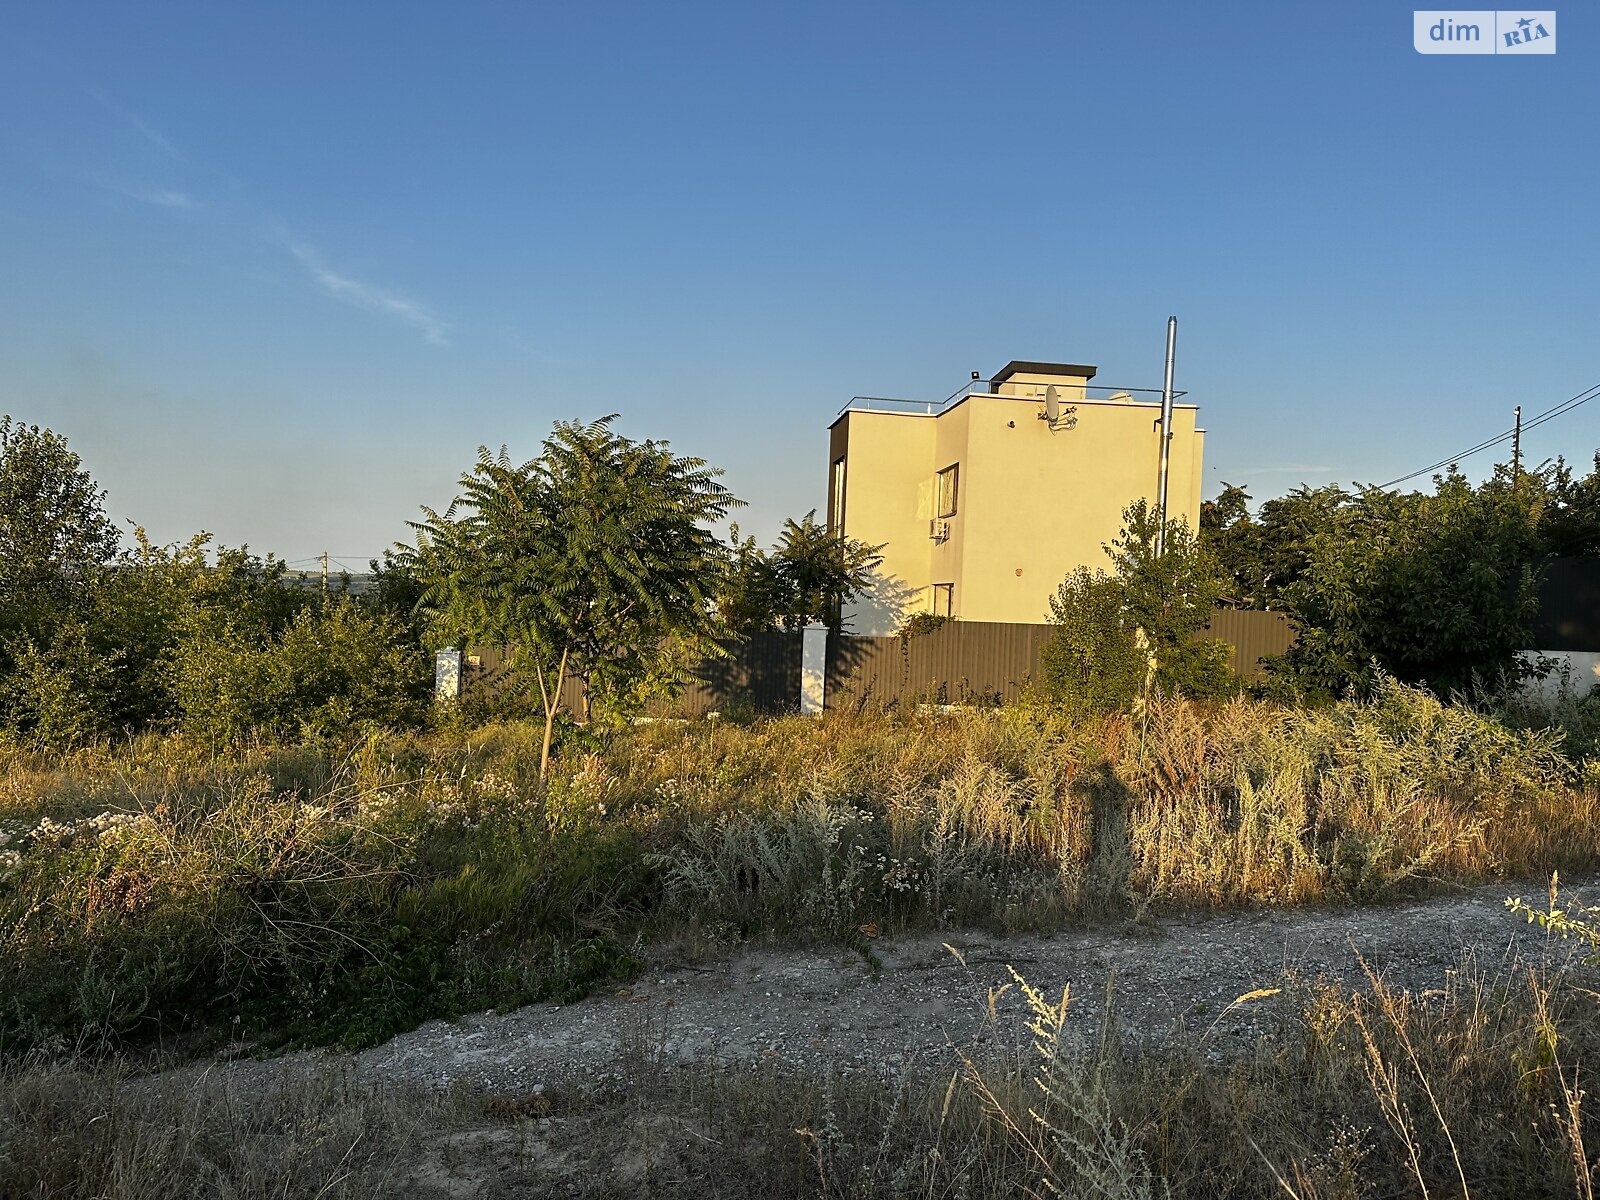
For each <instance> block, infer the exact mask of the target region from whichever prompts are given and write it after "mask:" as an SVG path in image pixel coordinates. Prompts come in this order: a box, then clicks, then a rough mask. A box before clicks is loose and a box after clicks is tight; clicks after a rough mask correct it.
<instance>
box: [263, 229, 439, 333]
mask: <svg viewBox="0 0 1600 1200" xmlns="http://www.w3.org/2000/svg"><path fill="white" fill-rule="evenodd" d="M287 244H288V247H289V253H290V254H292V255H294V257H295V260H296V261H297V262H299V264H300V265H301V266H302V267H304V268H305V269H306V272H307V274H309V275H310V276H311V278H312V280H313V281H314V282H315V283H316V285H317V286H318V287H320V288H321V289H322V290H323V291H324V292H326V293H327V294H328V295H329V296H332V297H333V298H334V299H335V300H338V301H340V302H341V303H344V304H349V305H351V306H353V307H355V308H364V309H367V310H368V311H370V312H377V313H383V314H385V315H387V316H391V317H395V318H397V319H399V320H401V321H404V322H405V323H406V324H408V325H410V326H412V327H413V328H414V329H416V330H418V331H419V332H420V333H421V334H422V339H423V341H425V342H428V343H430V344H431V345H434V346H448V345H449V344H450V327H449V326H448V325H446V324H445V323H444V322H443V321H441V320H440V319H439V318H438V317H437V316H435V315H434V313H433V311H432V310H431V309H429V308H428V307H427V305H425V304H422V303H419V302H418V301H416V300H413V299H411V298H410V297H409V296H404V295H402V294H400V293H399V292H393V291H390V290H388V289H387V288H382V287H378V286H377V285H376V284H371V283H366V282H364V281H363V280H360V279H353V278H351V277H350V276H348V275H341V274H339V273H338V272H337V271H335V270H333V269H332V268H331V267H329V266H328V264H327V263H326V262H324V261H323V259H322V255H321V254H319V253H318V252H317V251H316V249H315V248H314V247H312V246H310V245H308V244H307V243H305V242H302V241H298V240H296V239H293V238H290V239H287Z"/></svg>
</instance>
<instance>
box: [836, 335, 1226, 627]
mask: <svg viewBox="0 0 1600 1200" xmlns="http://www.w3.org/2000/svg"><path fill="white" fill-rule="evenodd" d="M1094 375H1095V368H1094V367H1090V366H1077V365H1074V364H1070V363H1041V362H1012V363H1008V364H1007V365H1006V367H1005V369H1004V370H1002V371H1001V372H1000V373H999V374H997V375H996V376H995V377H994V378H993V379H991V380H988V381H987V382H984V381H982V380H979V379H978V378H976V373H974V379H973V381H972V383H971V385H970V386H968V387H966V388H963V389H962V390H961V391H960V392H958V393H956V394H955V395H954V396H952V397H950V398H949V399H947V400H944V401H940V402H934V403H925V402H921V401H905V400H886V399H879V398H874V397H862V396H858V397H856V398H855V399H854V400H852V401H851V402H850V404H849V405H847V406H846V407H845V409H844V411H843V412H841V413H840V414H839V418H838V419H837V420H836V421H834V423H833V425H832V426H831V427H830V428H829V430H828V461H829V465H830V469H829V473H828V524H829V527H830V528H831V529H833V530H834V531H836V532H842V533H844V534H846V535H848V536H849V537H852V538H856V539H858V540H860V541H863V542H867V543H870V544H871V545H875V546H881V547H882V551H881V553H882V555H883V564H882V567H881V568H880V573H881V578H880V581H879V585H878V587H877V589H876V591H875V593H874V594H873V595H871V596H868V597H864V598H862V599H860V600H858V601H856V602H855V603H853V604H851V605H849V606H847V608H846V611H845V613H844V617H845V628H846V629H847V630H848V631H849V632H852V633H861V634H878V635H882V634H889V633H893V632H894V631H895V630H896V629H898V628H899V627H900V626H901V624H902V623H903V622H904V621H905V619H906V618H907V617H909V616H911V615H913V614H916V613H934V614H937V615H940V616H949V617H957V618H960V619H963V620H968V621H1013V622H1039V621H1044V620H1046V619H1047V618H1048V617H1049V613H1050V597H1051V596H1052V595H1053V594H1054V593H1055V591H1056V588H1057V587H1059V586H1060V584H1061V581H1062V580H1063V579H1064V578H1065V577H1066V575H1067V573H1068V572H1069V571H1071V570H1072V569H1073V568H1075V567H1078V566H1081V565H1089V566H1094V567H1102V566H1107V565H1108V561H1107V559H1106V555H1105V551H1104V549H1103V546H1104V545H1105V544H1106V543H1108V542H1110V541H1112V540H1113V539H1114V538H1115V537H1116V536H1117V534H1118V532H1119V531H1120V529H1121V527H1122V511H1123V509H1124V508H1126V507H1127V506H1128V505H1129V504H1131V503H1132V502H1133V501H1135V500H1137V499H1139V498H1140V497H1146V498H1148V499H1149V500H1150V502H1151V503H1152V504H1153V503H1155V500H1156V495H1157V488H1158V476H1159V473H1160V455H1161V428H1160V426H1161V396H1160V393H1159V392H1153V391H1137V392H1133V391H1119V390H1113V389H1110V388H1105V387H1100V386H1091V385H1090V383H1089V381H1090V380H1091V379H1093V378H1094ZM1197 416H1198V409H1197V408H1196V406H1195V405H1193V404H1181V403H1179V404H1174V406H1173V414H1172V443H1171V464H1170V475H1169V483H1168V499H1167V511H1168V515H1169V516H1170V517H1172V518H1174V519H1177V518H1182V519H1183V520H1186V521H1188V523H1189V526H1190V528H1195V527H1196V526H1197V525H1198V523H1199V517H1200V484H1201V475H1200V471H1201V452H1202V448H1203V445H1204V441H1205V431H1204V430H1202V429H1199V428H1197V427H1196V418H1197Z"/></svg>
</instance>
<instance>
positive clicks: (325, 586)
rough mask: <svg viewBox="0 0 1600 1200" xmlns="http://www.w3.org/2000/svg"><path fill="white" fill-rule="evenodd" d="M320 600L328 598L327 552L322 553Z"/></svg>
mask: <svg viewBox="0 0 1600 1200" xmlns="http://www.w3.org/2000/svg"><path fill="white" fill-rule="evenodd" d="M322 598H323V599H324V600H326V599H327V598H328V552H327V551H326V550H324V551H323V552H322Z"/></svg>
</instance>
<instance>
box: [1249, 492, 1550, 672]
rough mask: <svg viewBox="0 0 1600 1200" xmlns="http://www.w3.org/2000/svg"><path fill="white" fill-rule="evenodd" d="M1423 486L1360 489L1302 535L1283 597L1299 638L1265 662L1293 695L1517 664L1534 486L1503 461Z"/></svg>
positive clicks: (1532, 582) (1527, 589)
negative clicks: (1516, 477)
mask: <svg viewBox="0 0 1600 1200" xmlns="http://www.w3.org/2000/svg"><path fill="white" fill-rule="evenodd" d="M1434 485H1435V492H1434V494H1433V495H1431V496H1430V495H1425V494H1423V493H1420V492H1411V493H1404V494H1401V493H1395V492H1386V491H1384V490H1382V489H1380V488H1375V487H1369V488H1364V489H1362V491H1361V492H1359V493H1358V494H1356V495H1355V496H1352V497H1350V498H1349V499H1348V501H1347V502H1346V503H1344V504H1342V505H1341V506H1339V508H1338V509H1337V510H1336V512H1335V513H1334V515H1333V518H1332V520H1330V521H1329V522H1327V523H1326V524H1325V525H1324V526H1323V527H1322V528H1321V529H1319V530H1317V531H1316V532H1315V533H1314V534H1312V535H1311V537H1310V538H1308V539H1307V540H1306V542H1305V544H1304V553H1305V556H1306V564H1305V568H1304V570H1303V572H1302V573H1301V574H1300V576H1299V577H1298V578H1297V579H1296V581H1295V583H1294V584H1293V586H1292V587H1291V588H1290V589H1289V590H1288V592H1287V596H1286V598H1287V600H1288V604H1289V609H1290V611H1291V612H1292V613H1293V614H1294V616H1295V617H1296V619H1297V621H1298V623H1299V624H1300V627H1301V629H1300V638H1299V641H1298V642H1297V644H1296V645H1295V646H1294V647H1293V648H1292V649H1291V650H1290V651H1289V653H1288V654H1287V655H1286V656H1285V658H1284V660H1283V662H1282V663H1281V664H1279V665H1278V666H1277V667H1276V670H1277V672H1278V673H1279V674H1280V675H1282V676H1284V677H1286V678H1288V679H1290V680H1292V681H1293V682H1294V684H1295V685H1296V686H1297V687H1298V688H1299V689H1300V690H1301V691H1302V692H1307V693H1312V694H1332V695H1338V694H1341V693H1344V692H1347V691H1350V690H1355V691H1362V690H1365V689H1366V688H1367V687H1369V686H1370V685H1371V683H1372V680H1373V678H1374V676H1375V672H1377V671H1379V670H1382V671H1384V672H1387V673H1388V674H1390V675H1393V676H1395V677H1396V678H1398V679H1401V680H1403V681H1405V682H1409V683H1417V684H1426V685H1428V686H1430V687H1432V688H1434V689H1435V690H1437V691H1440V692H1446V693H1447V692H1451V691H1458V690H1466V689H1468V688H1470V687H1472V686H1473V685H1474V683H1475V682H1477V681H1479V680H1484V679H1492V678H1494V677H1497V676H1500V675H1502V674H1505V673H1511V674H1516V673H1518V672H1519V671H1520V670H1521V669H1522V668H1521V666H1520V664H1519V662H1518V659H1517V652H1518V651H1519V650H1523V649H1526V648H1527V647H1528V645H1529V642H1530V638H1531V633H1532V622H1533V617H1534V615H1535V612H1536V611H1537V607H1538V595H1537V589H1538V581H1539V578H1540V573H1541V570H1542V566H1543V562H1544V548H1543V546H1542V543H1541V536H1540V524H1541V518H1542V514H1543V510H1544V507H1545V503H1546V495H1545V492H1544V489H1543V488H1542V487H1535V486H1530V485H1528V483H1527V482H1526V481H1525V480H1524V481H1523V482H1520V483H1516V484H1514V483H1513V482H1512V481H1511V479H1510V477H1509V475H1508V473H1507V472H1505V471H1504V470H1501V471H1497V472H1496V475H1495V477H1494V478H1492V479H1490V480H1488V481H1487V482H1485V483H1484V484H1482V485H1481V486H1479V487H1476V488H1474V487H1473V486H1472V485H1471V484H1470V483H1469V482H1468V481H1467V479H1466V477H1465V476H1463V475H1462V474H1461V473H1460V472H1459V471H1456V470H1455V469H1453V468H1452V469H1451V470H1450V472H1449V473H1448V474H1445V475H1441V476H1436V477H1435V479H1434Z"/></svg>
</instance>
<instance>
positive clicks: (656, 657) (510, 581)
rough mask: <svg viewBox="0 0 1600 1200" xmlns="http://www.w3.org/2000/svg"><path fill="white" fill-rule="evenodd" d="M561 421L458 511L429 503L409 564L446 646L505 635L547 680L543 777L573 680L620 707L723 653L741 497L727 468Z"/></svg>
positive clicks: (483, 455)
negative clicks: (687, 647) (732, 519)
mask: <svg viewBox="0 0 1600 1200" xmlns="http://www.w3.org/2000/svg"><path fill="white" fill-rule="evenodd" d="M615 420H616V417H615V415H612V416H608V417H604V418H602V419H601V420H598V421H595V422H592V423H590V424H587V425H585V424H581V423H578V422H561V423H558V424H557V425H556V426H555V429H554V430H553V431H552V433H551V435H550V436H549V437H548V438H546V439H545V442H544V445H543V452H542V453H541V454H540V455H539V457H537V458H535V459H533V460H531V461H530V462H527V463H524V464H521V465H520V466H519V465H515V464H513V463H512V461H511V459H510V457H509V456H508V455H507V453H506V451H505V449H504V448H502V449H501V451H500V453H499V455H498V456H496V455H493V454H491V453H490V452H489V451H488V449H487V448H481V449H480V450H479V452H478V462H477V465H476V466H475V467H474V468H473V469H472V470H471V471H470V472H468V473H467V474H465V475H463V476H462V477H461V481H460V487H461V494H460V495H459V496H457V498H456V499H455V501H454V502H453V503H452V504H451V505H450V507H449V508H448V509H447V510H446V511H445V512H443V513H439V512H436V511H434V510H432V509H427V508H424V510H423V520H421V521H417V522H413V523H412V527H413V529H414V530H415V531H416V545H415V546H413V547H406V548H403V553H402V554H401V556H400V557H401V560H402V562H403V564H404V566H405V568H406V569H407V570H408V571H409V572H411V573H412V574H413V575H414V576H415V578H416V579H417V581H418V583H419V584H420V585H421V588H422V591H421V599H420V603H421V606H422V607H423V609H424V611H426V612H427V613H428V614H429V618H430V623H431V626H432V631H433V634H434V636H435V637H436V638H437V639H439V640H442V641H445V642H450V641H456V640H462V639H466V640H474V641H480V642H498V643H503V644H506V645H508V646H510V647H512V648H513V656H514V661H516V662H517V663H518V664H519V665H520V666H521V667H522V668H523V669H524V670H527V671H528V672H529V673H531V674H532V675H533V677H534V678H535V680H536V681H537V683H538V686H539V692H540V699H541V703H542V705H543V709H544V717H545V737H544V747H543V751H542V753H541V759H540V771H541V773H543V772H545V771H546V770H547V769H548V765H549V756H550V741H551V733H552V730H553V727H554V723H555V718H556V715H557V712H558V710H559V708H560V705H561V693H562V686H563V684H564V683H565V681H566V679H567V678H568V677H569V676H570V677H573V678H576V679H578V680H580V681H581V682H582V683H583V685H584V697H585V701H584V703H585V709H586V712H585V716H588V715H589V713H588V711H587V709H588V707H589V705H590V704H591V703H593V702H595V701H598V702H599V703H601V704H602V705H603V706H604V707H605V708H606V709H607V710H609V711H612V712H622V711H626V710H627V709H629V708H630V707H632V706H633V705H636V704H637V703H638V702H639V700H640V699H641V698H642V696H643V695H644V694H646V690H647V689H648V687H650V686H651V685H656V684H660V685H665V686H671V685H672V684H675V683H677V682H679V681H680V680H679V679H678V678H676V676H677V674H678V672H677V670H676V667H677V666H678V665H680V664H681V663H682V662H683V661H684V660H685V658H686V657H687V656H685V655H684V654H682V653H678V654H674V653H673V652H672V651H673V648H674V647H675V646H676V647H678V648H679V649H680V650H681V647H682V646H683V644H684V643H685V642H691V643H695V644H696V645H704V646H705V647H707V648H709V645H710V638H711V636H712V635H714V634H715V633H716V632H717V631H718V630H719V628H720V625H719V622H718V619H717V616H716V613H715V609H714V603H713V602H714V598H715V596H716V593H717V590H718V585H719V583H720V579H721V574H722V569H723V561H724V558H723V553H722V547H721V544H720V542H719V541H718V540H717V537H716V535H715V533H714V532H713V529H712V526H713V525H714V524H715V523H716V522H718V521H720V520H722V519H723V518H724V517H725V516H726V515H727V513H728V512H729V510H730V509H732V508H733V506H734V505H736V504H737V503H738V501H737V500H735V499H734V497H733V496H732V495H731V494H730V493H729V492H728V490H727V489H726V488H725V487H723V485H722V484H721V483H720V482H719V478H720V476H721V474H722V473H721V472H720V471H719V470H717V469H715V468H713V467H711V466H708V465H707V464H706V463H705V461H704V460H702V459H699V458H692V457H684V456H681V455H676V454H674V453H673V452H672V450H671V448H670V447H669V446H668V444H667V443H666V442H661V441H643V442H637V441H633V440H630V439H629V438H626V437H623V436H622V435H621V434H619V433H617V432H616V430H615V429H613V428H612V423H613V422H614V421H615Z"/></svg>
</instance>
